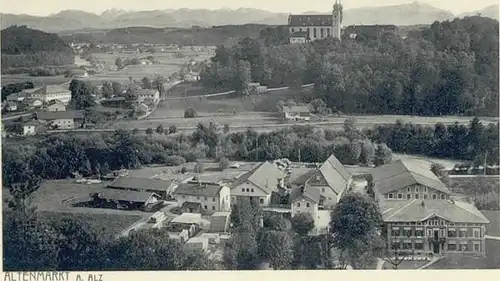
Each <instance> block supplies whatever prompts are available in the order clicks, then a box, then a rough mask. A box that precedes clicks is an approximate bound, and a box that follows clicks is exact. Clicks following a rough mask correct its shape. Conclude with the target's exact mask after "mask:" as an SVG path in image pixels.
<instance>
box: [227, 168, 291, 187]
mask: <svg viewBox="0 0 500 281" xmlns="http://www.w3.org/2000/svg"><path fill="white" fill-rule="evenodd" d="M284 176H285V175H284V174H283V172H282V171H281V170H280V169H278V167H276V166H275V165H274V164H273V163H271V162H268V161H265V162H263V163H261V164H259V165H258V166H257V167H255V168H254V169H252V170H251V171H249V172H247V173H246V174H244V175H242V176H240V177H239V178H238V179H237V180H236V181H235V182H234V183H233V184H232V186H233V187H237V186H238V185H240V184H242V183H244V182H246V181H249V182H251V183H253V184H255V185H256V186H257V187H259V188H260V189H262V190H263V191H264V192H266V193H268V194H269V193H271V192H277V191H278V179H281V178H283V177H284Z"/></svg>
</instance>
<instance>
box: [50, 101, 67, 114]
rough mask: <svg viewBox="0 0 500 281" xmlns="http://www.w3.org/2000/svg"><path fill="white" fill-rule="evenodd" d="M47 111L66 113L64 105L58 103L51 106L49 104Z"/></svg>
mask: <svg viewBox="0 0 500 281" xmlns="http://www.w3.org/2000/svg"><path fill="white" fill-rule="evenodd" d="M46 110H47V111H50V112H55V111H66V105H65V104H64V103H62V102H60V101H56V102H55V103H53V104H49V105H48V106H47V108H46Z"/></svg>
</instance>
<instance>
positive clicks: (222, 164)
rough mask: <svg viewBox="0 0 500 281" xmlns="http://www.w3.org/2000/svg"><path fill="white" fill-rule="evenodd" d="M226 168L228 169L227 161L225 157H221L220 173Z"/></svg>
mask: <svg viewBox="0 0 500 281" xmlns="http://www.w3.org/2000/svg"><path fill="white" fill-rule="evenodd" d="M227 167H229V160H228V159H227V158H226V157H222V158H221V159H220V160H219V168H220V170H221V171H222V170H224V169H226V168H227Z"/></svg>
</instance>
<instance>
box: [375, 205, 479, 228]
mask: <svg viewBox="0 0 500 281" xmlns="http://www.w3.org/2000/svg"><path fill="white" fill-rule="evenodd" d="M380 210H381V212H382V217H383V219H384V221H386V222H412V221H424V220H427V219H429V218H432V217H433V216H438V217H441V218H443V219H445V220H449V221H451V222H454V223H489V221H488V219H487V218H486V217H485V216H484V215H483V214H482V213H481V212H480V211H479V210H477V209H476V208H475V207H474V206H473V205H471V204H469V203H465V202H460V201H455V202H453V201H450V200H412V201H389V200H384V201H382V202H380Z"/></svg>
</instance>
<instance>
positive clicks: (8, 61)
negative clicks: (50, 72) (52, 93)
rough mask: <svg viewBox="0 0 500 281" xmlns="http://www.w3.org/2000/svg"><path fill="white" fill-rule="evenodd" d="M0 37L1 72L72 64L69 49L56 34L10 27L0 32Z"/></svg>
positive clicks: (70, 50)
mask: <svg viewBox="0 0 500 281" xmlns="http://www.w3.org/2000/svg"><path fill="white" fill-rule="evenodd" d="M1 37H2V70H5V69H9V68H16V67H34V66H43V65H66V64H72V63H73V62H74V56H73V51H72V49H71V47H70V46H68V45H67V44H66V43H64V41H62V40H61V39H60V38H59V36H57V35H56V34H50V33H45V32H42V31H39V30H33V29H30V28H27V27H26V26H11V27H8V28H6V29H3V30H2V31H1Z"/></svg>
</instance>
